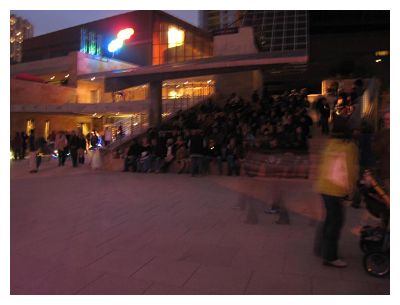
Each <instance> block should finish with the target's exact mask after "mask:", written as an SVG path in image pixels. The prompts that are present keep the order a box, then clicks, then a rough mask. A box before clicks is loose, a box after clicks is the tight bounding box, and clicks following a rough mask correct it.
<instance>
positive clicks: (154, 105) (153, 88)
mask: <svg viewBox="0 0 400 305" xmlns="http://www.w3.org/2000/svg"><path fill="white" fill-rule="evenodd" d="M161 111H162V86H161V81H152V82H150V84H149V126H150V127H158V126H159V125H160V124H161Z"/></svg>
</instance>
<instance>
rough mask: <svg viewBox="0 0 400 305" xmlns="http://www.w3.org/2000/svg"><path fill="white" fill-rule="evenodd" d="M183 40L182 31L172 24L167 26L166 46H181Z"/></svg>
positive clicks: (183, 34)
mask: <svg viewBox="0 0 400 305" xmlns="http://www.w3.org/2000/svg"><path fill="white" fill-rule="evenodd" d="M184 40H185V32H184V31H182V30H179V29H178V28H176V27H172V26H171V27H169V28H168V48H173V47H178V46H181V45H183V42H184Z"/></svg>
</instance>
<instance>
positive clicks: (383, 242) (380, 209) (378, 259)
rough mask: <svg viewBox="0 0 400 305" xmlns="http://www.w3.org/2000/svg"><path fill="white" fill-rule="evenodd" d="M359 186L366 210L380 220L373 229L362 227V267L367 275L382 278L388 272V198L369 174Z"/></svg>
mask: <svg viewBox="0 0 400 305" xmlns="http://www.w3.org/2000/svg"><path fill="white" fill-rule="evenodd" d="M364 181H365V182H366V183H365V184H363V185H361V193H362V195H363V197H364V202H365V204H366V208H367V210H368V211H369V212H370V213H371V214H372V215H373V216H375V217H377V218H379V219H380V220H381V224H380V225H378V226H375V227H372V226H364V227H363V228H362V229H361V234H360V248H361V250H362V251H363V252H364V259H363V266H364V269H365V271H366V272H367V273H369V274H370V275H372V276H376V277H384V276H385V275H387V274H388V273H389V271H390V232H389V217H390V208H389V204H390V198H389V196H388V195H387V194H386V193H385V191H384V190H383V189H382V187H380V186H379V184H378V183H377V182H376V180H375V179H374V178H373V177H372V175H371V173H370V172H368V171H367V172H366V173H365V174H364Z"/></svg>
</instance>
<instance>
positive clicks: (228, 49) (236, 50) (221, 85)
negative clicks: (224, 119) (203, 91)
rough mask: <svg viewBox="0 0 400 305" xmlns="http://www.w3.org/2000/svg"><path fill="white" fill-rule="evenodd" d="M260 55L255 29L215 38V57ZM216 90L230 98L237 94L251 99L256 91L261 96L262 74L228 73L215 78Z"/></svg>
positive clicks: (257, 72) (251, 72) (242, 29)
mask: <svg viewBox="0 0 400 305" xmlns="http://www.w3.org/2000/svg"><path fill="white" fill-rule="evenodd" d="M255 53H258V50H257V48H256V46H255V45H254V34H253V28H251V27H244V28H240V29H239V32H238V33H236V34H227V35H220V36H215V37H214V54H213V55H214V56H228V55H239V54H255ZM215 80H216V85H215V90H216V92H217V94H218V95H221V96H224V97H226V96H229V95H230V94H231V93H233V92H235V93H237V94H238V95H239V96H241V97H243V98H245V99H250V97H251V94H252V93H253V91H254V90H258V93H259V94H261V88H262V83H263V80H262V74H261V72H260V71H259V70H255V71H246V72H237V73H226V74H220V75H217V76H216V77H215Z"/></svg>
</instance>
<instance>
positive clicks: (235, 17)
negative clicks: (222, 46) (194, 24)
mask: <svg viewBox="0 0 400 305" xmlns="http://www.w3.org/2000/svg"><path fill="white" fill-rule="evenodd" d="M244 12H245V11H200V15H199V16H200V20H199V24H200V28H202V29H203V30H205V31H207V32H209V33H213V32H216V31H219V30H224V29H228V28H232V27H239V26H240V23H239V22H240V20H241V18H242V15H243V13H244Z"/></svg>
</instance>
